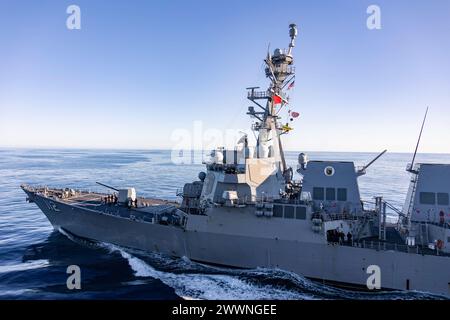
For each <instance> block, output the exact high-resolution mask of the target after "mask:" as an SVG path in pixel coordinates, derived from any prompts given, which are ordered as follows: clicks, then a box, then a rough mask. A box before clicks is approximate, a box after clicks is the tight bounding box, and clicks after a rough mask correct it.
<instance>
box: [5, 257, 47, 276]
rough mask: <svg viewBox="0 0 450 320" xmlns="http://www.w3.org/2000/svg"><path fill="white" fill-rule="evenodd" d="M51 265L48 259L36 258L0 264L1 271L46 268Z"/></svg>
mask: <svg viewBox="0 0 450 320" xmlns="http://www.w3.org/2000/svg"><path fill="white" fill-rule="evenodd" d="M49 265H50V264H49V262H48V260H34V261H27V262H23V263H18V264H9V265H2V266H0V273H7V272H15V271H25V270H32V269H40V268H46V267H48V266H49Z"/></svg>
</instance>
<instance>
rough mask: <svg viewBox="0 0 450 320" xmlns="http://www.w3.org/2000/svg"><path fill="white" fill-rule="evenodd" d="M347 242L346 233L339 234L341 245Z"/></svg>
mask: <svg viewBox="0 0 450 320" xmlns="http://www.w3.org/2000/svg"><path fill="white" fill-rule="evenodd" d="M344 241H345V233H344V232H343V231H340V232H339V244H341V245H342V244H344Z"/></svg>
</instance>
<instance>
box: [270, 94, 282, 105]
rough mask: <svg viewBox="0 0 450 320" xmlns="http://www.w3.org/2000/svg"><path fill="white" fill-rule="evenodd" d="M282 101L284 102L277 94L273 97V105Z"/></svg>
mask: <svg viewBox="0 0 450 320" xmlns="http://www.w3.org/2000/svg"><path fill="white" fill-rule="evenodd" d="M281 101H282V99H281V97H280V96H279V95H277V94H275V95H274V96H273V97H272V102H273V104H280V103H281Z"/></svg>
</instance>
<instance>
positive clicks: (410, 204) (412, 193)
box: [406, 173, 419, 219]
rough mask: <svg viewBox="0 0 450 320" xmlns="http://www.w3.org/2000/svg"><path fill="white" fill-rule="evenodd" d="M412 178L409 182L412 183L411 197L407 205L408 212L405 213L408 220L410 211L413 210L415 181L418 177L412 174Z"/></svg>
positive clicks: (415, 189)
mask: <svg viewBox="0 0 450 320" xmlns="http://www.w3.org/2000/svg"><path fill="white" fill-rule="evenodd" d="M413 175H414V177H413V179H412V180H411V182H412V190H411V196H410V199H409V205H408V211H407V212H406V215H407V217H408V219H410V218H411V215H412V210H413V209H414V198H415V197H416V191H417V180H418V177H419V175H418V174H416V173H413Z"/></svg>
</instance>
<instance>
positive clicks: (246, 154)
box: [21, 24, 450, 297]
mask: <svg viewBox="0 0 450 320" xmlns="http://www.w3.org/2000/svg"><path fill="white" fill-rule="evenodd" d="M289 35H290V39H291V40H290V43H289V47H288V49H286V50H282V49H276V50H275V51H274V52H273V54H269V53H268V54H267V57H266V58H265V60H264V62H265V75H266V77H267V78H268V79H269V81H270V84H269V87H268V89H267V90H258V89H259V88H258V87H251V88H248V90H249V91H248V96H247V98H248V99H249V100H250V101H251V102H252V103H253V106H251V107H249V109H248V112H247V114H248V115H250V116H251V117H252V118H253V120H254V122H253V125H252V130H254V132H255V136H256V138H257V139H256V145H255V146H254V147H252V146H250V145H249V143H248V139H247V136H245V135H244V136H243V137H242V139H240V140H239V142H238V144H237V146H236V148H235V149H233V150H225V149H224V148H217V149H215V150H213V151H212V152H211V157H210V159H208V160H207V161H205V166H206V172H200V173H199V175H198V181H194V182H192V183H187V184H185V185H184V188H183V190H182V191H180V193H179V195H180V197H181V199H182V200H181V201H180V202H170V201H166V200H160V199H147V198H143V197H137V194H136V190H135V189H134V188H123V189H122V188H114V187H110V186H106V185H104V186H105V187H107V188H110V189H112V190H111V192H109V193H96V192H89V191H80V190H73V189H68V188H63V189H56V188H49V187H34V186H29V185H22V186H21V187H22V189H23V190H24V191H25V193H26V194H27V200H28V201H29V202H33V203H35V204H36V205H37V206H38V207H39V208H40V209H41V210H42V211H43V213H44V214H45V215H46V216H47V218H48V220H49V221H50V222H51V223H52V225H53V226H54V227H55V228H56V229H59V230H64V232H68V233H70V234H73V235H75V236H78V237H82V238H87V239H91V240H94V241H102V242H107V243H112V244H115V245H119V246H122V247H128V248H133V249H139V250H145V251H153V252H160V253H163V254H167V255H170V256H175V257H183V256H184V257H187V258H189V259H191V260H192V261H199V262H202V263H209V264H216V265H223V266H230V267H238V268H255V267H265V268H280V269H283V270H287V271H291V272H295V273H297V274H300V275H302V276H305V277H308V278H310V279H315V280H318V281H321V282H323V283H328V284H332V285H340V286H346V287H352V288H365V287H366V286H367V284H368V277H369V275H370V272H371V271H370V270H372V269H371V268H372V267H373V266H377V267H378V268H379V270H380V272H381V273H380V281H381V282H380V286H379V287H378V288H381V289H394V290H418V291H425V292H430V293H434V294H439V295H443V296H447V297H450V224H449V221H450V216H449V214H450V204H449V193H450V165H444V164H414V161H413V163H411V164H409V165H408V167H407V171H408V172H409V174H411V183H410V188H409V191H408V194H407V198H406V202H405V206H404V208H403V210H402V211H400V210H397V213H398V216H399V219H398V221H397V222H395V223H392V222H389V221H388V219H387V211H388V208H389V207H391V205H390V204H389V203H388V202H386V201H385V200H384V199H383V198H382V197H375V198H374V199H375V200H374V206H372V207H370V208H369V207H368V206H367V204H365V203H364V202H363V201H362V200H361V197H360V191H359V186H358V177H360V176H362V175H364V174H365V173H366V170H367V169H368V167H369V166H370V165H371V164H372V163H373V161H376V159H377V158H378V157H377V158H375V159H374V160H373V161H371V162H370V163H369V164H368V165H366V166H364V167H360V168H359V167H356V166H355V164H354V163H353V162H344V161H313V160H312V161H308V158H307V156H306V155H305V154H304V153H301V154H299V156H298V167H297V168H295V169H296V170H297V172H298V177H300V178H299V179H297V180H295V179H294V169H293V168H291V167H288V166H287V164H286V160H285V156H284V152H283V146H282V141H281V137H282V136H283V135H284V134H286V133H288V132H289V131H290V130H291V127H290V125H289V124H283V123H281V122H280V117H279V116H278V111H279V110H280V108H282V107H283V106H286V105H288V104H289V103H290V102H289V99H288V97H287V95H286V90H287V87H289V85H290V83H291V82H292V81H293V77H294V75H295V69H294V66H293V62H294V59H293V52H292V51H293V48H294V46H295V39H296V37H297V27H296V26H295V25H294V24H291V25H290V30H289ZM383 153H384V152H383ZM381 155H382V154H380V156H381Z"/></svg>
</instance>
